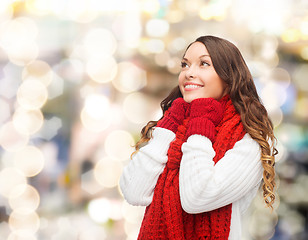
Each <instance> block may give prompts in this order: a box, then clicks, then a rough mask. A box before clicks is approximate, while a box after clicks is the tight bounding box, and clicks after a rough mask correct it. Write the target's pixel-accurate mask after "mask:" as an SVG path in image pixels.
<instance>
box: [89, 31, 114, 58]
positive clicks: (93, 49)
mask: <svg viewBox="0 0 308 240" xmlns="http://www.w3.org/2000/svg"><path fill="white" fill-rule="evenodd" d="M84 48H85V51H86V55H87V56H88V57H92V56H98V57H99V56H102V55H103V56H104V55H112V54H114V53H115V51H116V49H117V42H116V39H115V37H114V35H113V34H112V32H110V31H109V30H107V29H104V28H97V29H92V30H90V31H89V32H88V33H87V35H86V37H85V39H84Z"/></svg>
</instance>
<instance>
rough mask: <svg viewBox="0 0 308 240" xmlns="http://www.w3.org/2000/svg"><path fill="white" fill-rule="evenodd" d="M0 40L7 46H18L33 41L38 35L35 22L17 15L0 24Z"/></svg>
mask: <svg viewBox="0 0 308 240" xmlns="http://www.w3.org/2000/svg"><path fill="white" fill-rule="evenodd" d="M1 30H2V31H1V36H0V42H1V43H2V45H3V46H4V48H7V47H10V48H12V47H18V45H23V44H22V43H26V42H34V41H35V39H36V37H37V35H38V28H37V25H36V23H35V22H34V21H33V20H32V19H30V18H27V17H18V18H15V19H13V20H10V21H7V22H5V23H4V24H3V25H2V29H1Z"/></svg>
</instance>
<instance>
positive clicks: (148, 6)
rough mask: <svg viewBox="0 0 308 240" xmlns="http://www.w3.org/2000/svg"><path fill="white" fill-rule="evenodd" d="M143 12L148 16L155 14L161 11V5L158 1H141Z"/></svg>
mask: <svg viewBox="0 0 308 240" xmlns="http://www.w3.org/2000/svg"><path fill="white" fill-rule="evenodd" d="M139 4H141V10H142V11H143V12H145V13H148V14H154V13H156V12H158V11H159V9H160V5H159V2H158V1H157V0H143V1H140V2H139Z"/></svg>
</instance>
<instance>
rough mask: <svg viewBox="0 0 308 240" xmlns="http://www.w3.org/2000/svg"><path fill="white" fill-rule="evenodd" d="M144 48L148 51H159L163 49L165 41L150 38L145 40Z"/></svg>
mask: <svg viewBox="0 0 308 240" xmlns="http://www.w3.org/2000/svg"><path fill="white" fill-rule="evenodd" d="M146 48H147V50H148V51H149V52H150V53H161V52H163V51H164V50H165V43H164V42H163V41H162V40H159V39H150V40H149V41H147V42H146Z"/></svg>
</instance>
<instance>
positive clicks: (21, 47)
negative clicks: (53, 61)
mask: <svg viewBox="0 0 308 240" xmlns="http://www.w3.org/2000/svg"><path fill="white" fill-rule="evenodd" d="M7 54H8V58H9V59H10V61H11V62H12V63H14V64H16V65H20V66H24V65H26V64H28V63H30V62H31V61H33V60H35V59H36V58H37V57H38V55H39V48H38V45H37V44H36V43H35V42H23V43H22V44H18V45H17V46H13V47H10V48H7Z"/></svg>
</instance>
